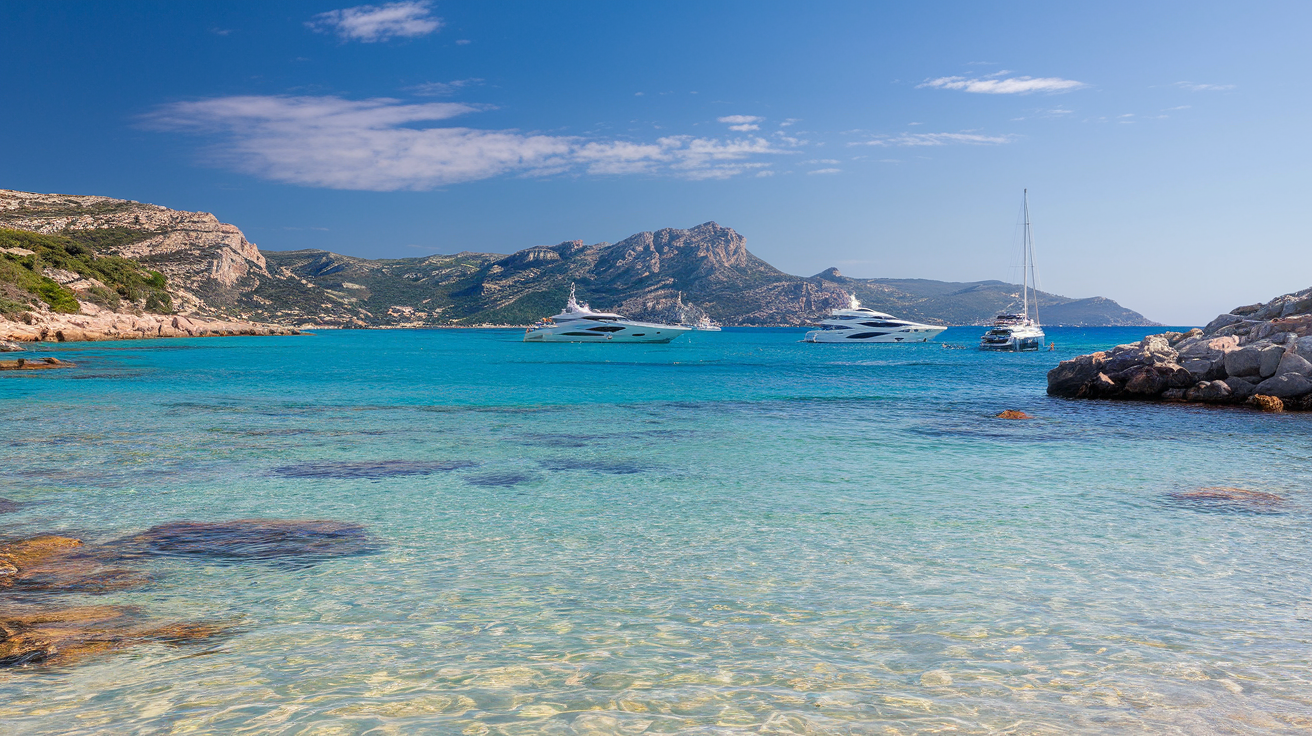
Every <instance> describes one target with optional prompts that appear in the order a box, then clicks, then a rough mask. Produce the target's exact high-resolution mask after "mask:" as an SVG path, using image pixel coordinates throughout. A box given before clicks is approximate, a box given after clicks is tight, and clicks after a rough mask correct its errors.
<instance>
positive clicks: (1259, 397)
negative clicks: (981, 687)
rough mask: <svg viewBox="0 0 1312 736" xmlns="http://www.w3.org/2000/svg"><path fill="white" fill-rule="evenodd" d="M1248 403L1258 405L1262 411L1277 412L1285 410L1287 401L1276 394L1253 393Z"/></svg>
mask: <svg viewBox="0 0 1312 736" xmlns="http://www.w3.org/2000/svg"><path fill="white" fill-rule="evenodd" d="M1248 405H1249V406H1254V407H1257V408H1258V409H1261V410H1262V411H1272V412H1277V411H1284V410H1285V402H1283V401H1281V400H1280V399H1277V398H1276V397H1274V396H1264V395H1263V394H1253V395H1252V396H1251V397H1249V399H1248Z"/></svg>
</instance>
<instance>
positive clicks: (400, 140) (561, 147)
mask: <svg viewBox="0 0 1312 736" xmlns="http://www.w3.org/2000/svg"><path fill="white" fill-rule="evenodd" d="M486 109H489V108H487V107H486V106H479V105H469V104H464V103H457V102H429V103H423V104H406V103H403V102H401V101H399V100H393V99H387V98H379V99H370V100H345V99H342V98H339V97H281V96H242V97H220V98H214V99H209V100H201V101H197V102H179V103H174V104H171V105H165V106H163V107H161V108H159V109H157V110H156V111H155V112H154V113H152V114H151V115H149V116H147V118H146V119H145V121H144V122H145V124H146V126H148V127H151V128H155V129H158V130H166V131H177V132H189V133H198V134H211V135H213V134H217V135H218V136H220V139H221V140H222V144H221V145H216V146H214V147H212V148H211V149H210V154H209V155H210V159H211V161H212V162H213V163H215V164H218V165H221V166H225V167H228V168H232V169H236V170H238V171H242V172H245V173H248V174H252V175H254V176H259V177H262V178H265V179H271V180H274V181H280V182H286V183H289V184H300V185H306V186H316V187H326V188H331V189H364V190H374V191H391V190H398V189H411V190H422V189H431V188H434V187H439V186H444V185H447V184H454V183H459V182H466V181H474V180H478V179H487V178H491V177H495V176H500V175H505V174H518V175H527V176H546V175H551V174H559V173H576V172H582V173H588V174H659V175H668V176H678V177H682V178H687V179H724V178H728V177H732V176H736V175H738V174H742V173H746V172H751V171H756V170H758V169H761V168H764V167H767V166H769V164H768V163H765V162H762V161H759V160H758V159H759V158H761V157H763V156H771V155H776V154H782V153H786V152H787V151H786V150H785V149H783V148H779V147H777V146H776V145H775V144H772V143H770V142H769V141H767V140H766V139H764V138H759V137H744V138H737V139H728V140H718V139H710V138H699V137H694V136H686V135H684V136H665V137H662V138H659V139H657V140H656V141H655V142H651V143H640V142H632V141H622V140H612V141H605V140H588V139H584V138H580V137H572V136H552V135H535V134H526V133H521V132H519V131H515V130H479V129H475V128H467V127H434V126H433V123H435V122H437V121H443V120H448V119H450V118H453V117H456V116H459V115H467V114H470V113H475V112H479V111H481V110H486Z"/></svg>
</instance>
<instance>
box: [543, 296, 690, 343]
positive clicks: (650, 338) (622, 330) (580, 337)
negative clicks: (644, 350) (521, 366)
mask: <svg viewBox="0 0 1312 736" xmlns="http://www.w3.org/2000/svg"><path fill="white" fill-rule="evenodd" d="M690 329H691V328H690V327H684V326H682V325H662V324H656V323H654V322H635V321H633V320H631V319H627V318H625V317H623V316H621V315H618V314H615V313H614V312H594V311H592V309H591V308H590V307H589V306H588V305H587V304H580V303H579V302H578V300H577V299H575V298H574V285H573V284H570V287H569V301H568V302H566V303H565V308H564V309H563V310H561V312H560V314H558V315H556V316H555V317H548V318H546V319H544V320H542V321H540V322H538V323H537V324H535V325H533V326H532V327H529V328H528V329H527V330H526V331H525V332H524V342H669V341H671V340H673V339H674V338H676V337H678V336H679V335H682V334H683V333H685V332H687V331H689V330H690Z"/></svg>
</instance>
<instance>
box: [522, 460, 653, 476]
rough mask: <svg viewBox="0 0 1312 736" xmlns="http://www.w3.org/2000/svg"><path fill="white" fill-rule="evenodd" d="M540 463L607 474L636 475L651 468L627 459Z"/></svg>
mask: <svg viewBox="0 0 1312 736" xmlns="http://www.w3.org/2000/svg"><path fill="white" fill-rule="evenodd" d="M541 465H542V467H544V468H546V469H547V470H556V471H563V470H588V471H591V472H594V473H605V474H607V475H636V474H638V473H645V472H647V471H648V470H650V469H651V468H650V467H648V466H646V465H640V464H638V463H635V462H632V461H629V460H573V459H563V460H543V461H542V463H541Z"/></svg>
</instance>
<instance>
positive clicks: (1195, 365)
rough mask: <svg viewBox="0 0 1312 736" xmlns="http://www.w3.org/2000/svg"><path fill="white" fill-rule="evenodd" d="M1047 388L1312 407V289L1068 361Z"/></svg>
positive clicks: (1070, 393)
mask: <svg viewBox="0 0 1312 736" xmlns="http://www.w3.org/2000/svg"><path fill="white" fill-rule="evenodd" d="M1048 393H1049V394H1051V395H1053V396H1066V397H1071V398H1088V399H1110V398H1119V399H1150V400H1165V401H1187V402H1198V403H1205V404H1242V403H1250V404H1252V405H1254V406H1257V407H1259V408H1263V409H1265V410H1268V411H1270V410H1279V409H1281V408H1283V409H1312V289H1306V290H1304V291H1300V292H1296V293H1294V294H1286V295H1284V296H1282V297H1279V298H1276V299H1273V300H1271V301H1270V302H1268V303H1266V304H1254V305H1251V306H1246V307H1239V308H1238V309H1235V310H1232V311H1231V312H1229V313H1228V314H1223V315H1221V316H1219V317H1217V318H1216V319H1214V320H1212V321H1211V322H1210V323H1209V324H1208V325H1207V326H1206V327H1204V328H1202V329H1197V328H1195V329H1193V330H1190V331H1189V332H1185V333H1180V332H1166V333H1162V334H1160V335H1149V336H1148V337H1145V338H1144V339H1143V340H1141V341H1140V342H1137V343H1130V344H1127V345H1118V346H1116V347H1115V348H1112V349H1111V350H1108V351H1104V352H1098V353H1093V354H1091V355H1081V356H1080V357H1078V358H1074V359H1072V360H1066V361H1062V363H1061V365H1059V366H1057V367H1056V368H1054V369H1052V370H1051V371H1049V372H1048Z"/></svg>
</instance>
